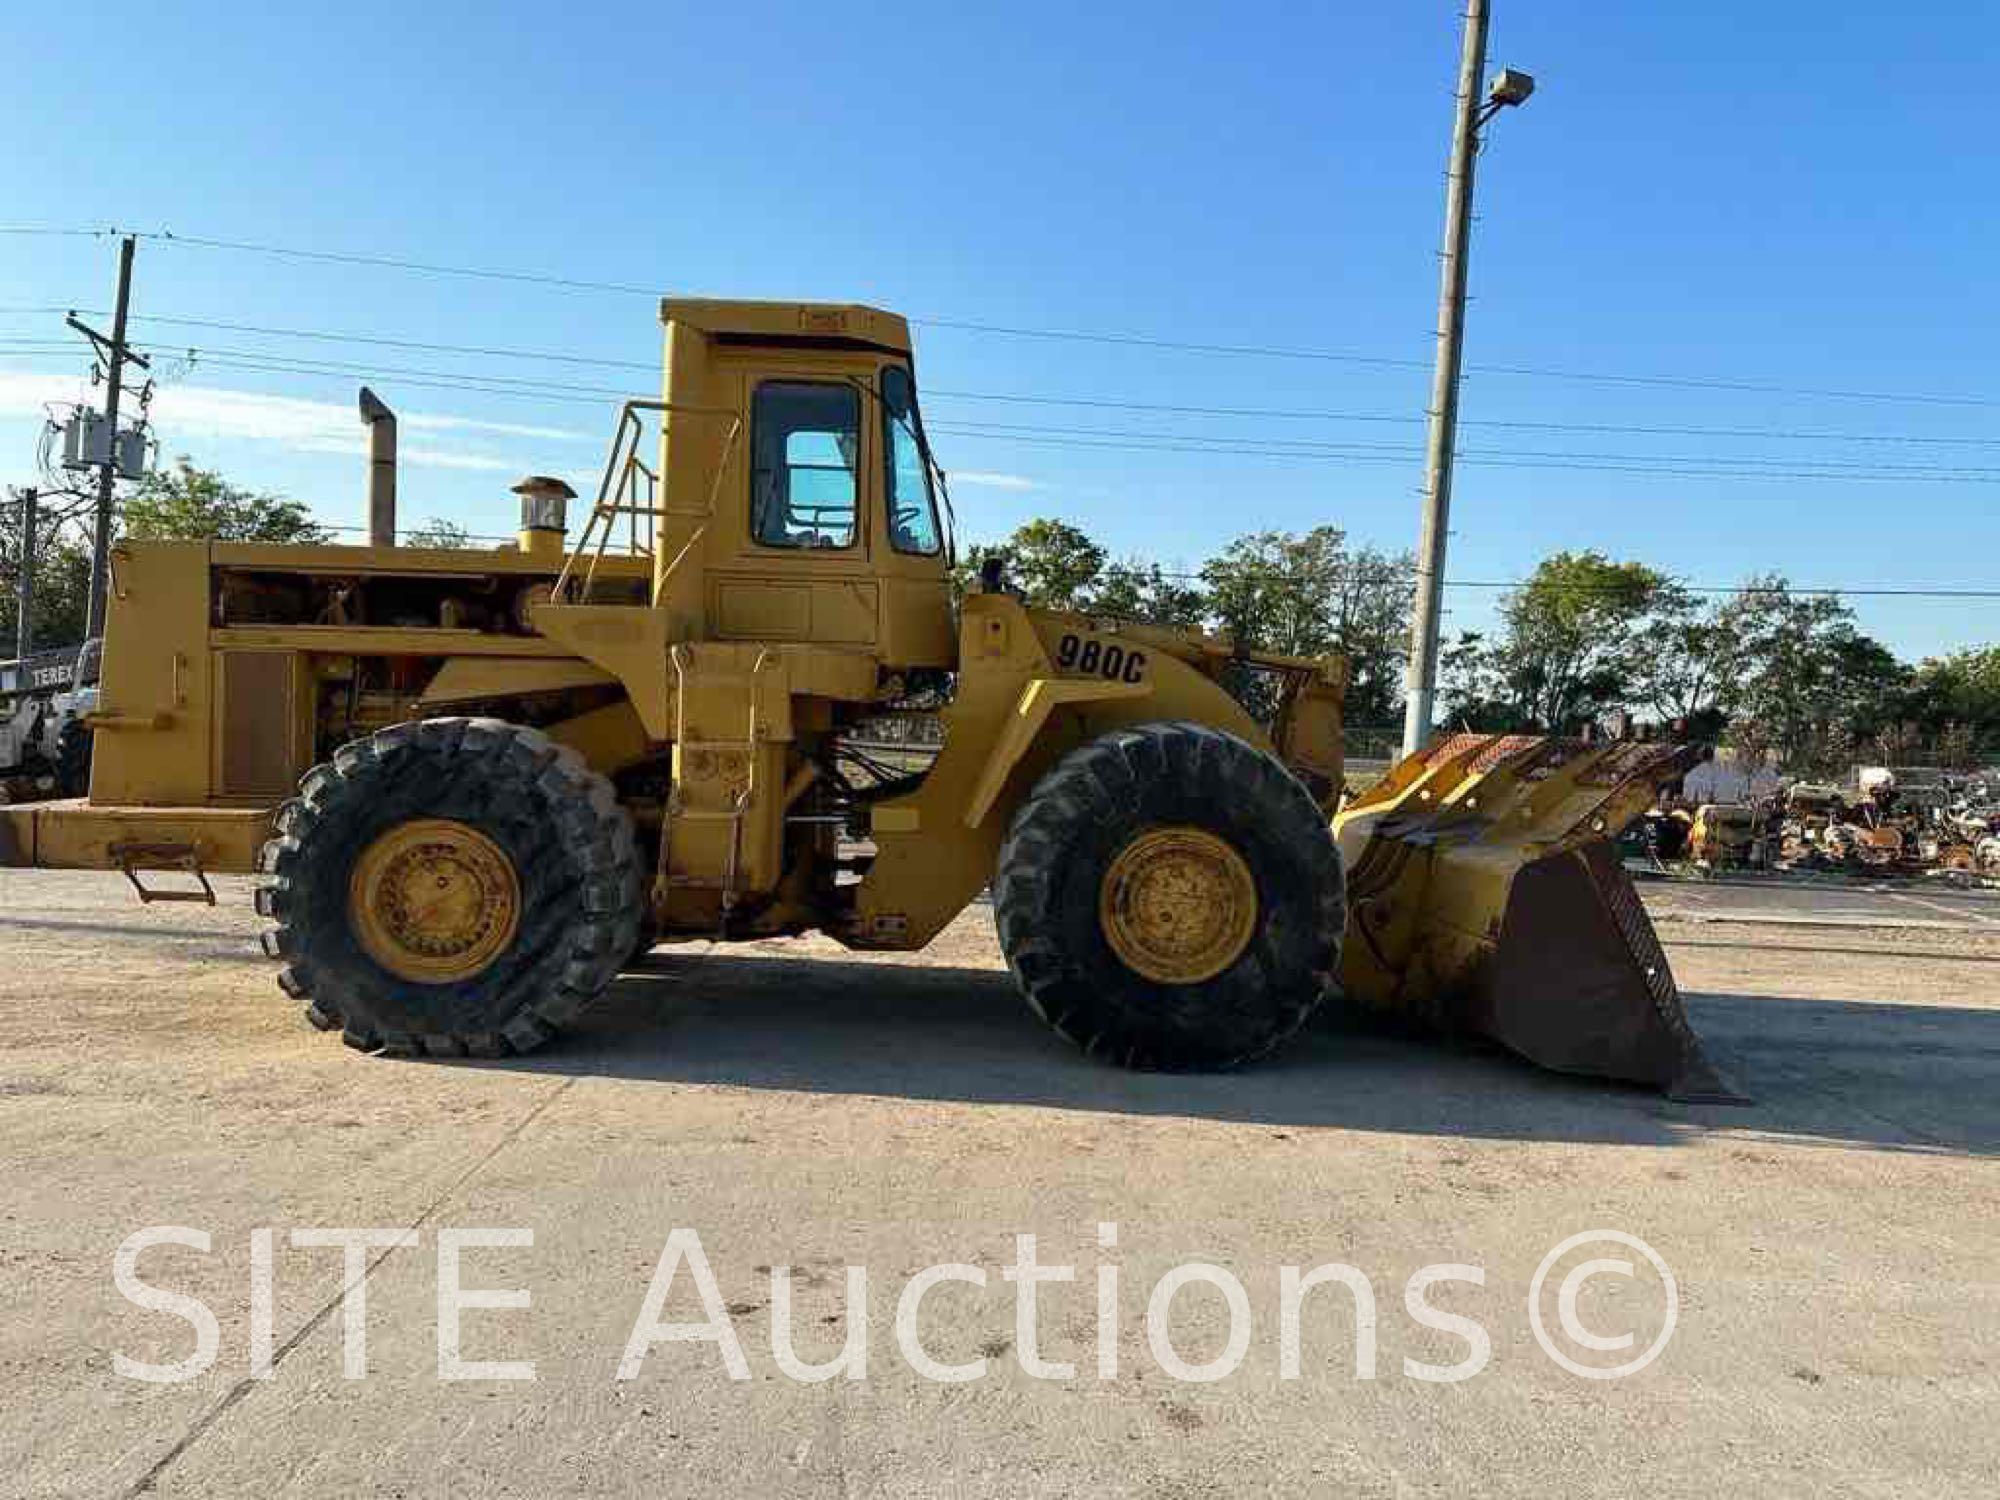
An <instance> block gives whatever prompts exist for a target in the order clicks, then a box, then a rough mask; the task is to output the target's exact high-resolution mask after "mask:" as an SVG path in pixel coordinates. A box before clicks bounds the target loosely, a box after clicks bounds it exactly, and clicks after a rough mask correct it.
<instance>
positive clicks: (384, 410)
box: [361, 385, 396, 547]
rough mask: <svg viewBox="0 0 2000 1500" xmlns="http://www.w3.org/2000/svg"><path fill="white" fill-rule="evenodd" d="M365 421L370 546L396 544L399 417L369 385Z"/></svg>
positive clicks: (363, 398) (365, 392) (363, 405)
mask: <svg viewBox="0 0 2000 1500" xmlns="http://www.w3.org/2000/svg"><path fill="white" fill-rule="evenodd" d="M361 420H362V421H363V422H365V423H367V424H368V545H369V546H371V547H393V546H395V545H396V414H395V413H394V412H392V411H390V410H389V408H388V407H387V406H384V405H383V404H382V398H381V397H379V396H377V395H376V394H375V393H374V392H373V391H371V390H369V389H368V387H367V386H365V385H364V386H363V387H361Z"/></svg>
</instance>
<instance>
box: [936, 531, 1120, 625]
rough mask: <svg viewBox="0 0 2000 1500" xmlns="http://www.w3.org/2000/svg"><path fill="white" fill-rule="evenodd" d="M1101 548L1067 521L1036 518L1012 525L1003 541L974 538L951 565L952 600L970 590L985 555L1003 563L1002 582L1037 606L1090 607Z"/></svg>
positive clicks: (1102, 562) (1101, 566)
mask: <svg viewBox="0 0 2000 1500" xmlns="http://www.w3.org/2000/svg"><path fill="white" fill-rule="evenodd" d="M1105 556H1106V554H1105V551H1104V548H1103V547H1101V546H1099V545H1098V544H1097V543H1096V542H1094V541H1092V540H1091V539H1090V537H1089V536H1088V535H1087V534H1085V533H1084V532H1083V531H1081V530H1079V529H1078V528H1077V527H1075V526H1072V525H1070V524H1069V522H1067V521H1056V520H1051V519H1049V518H1047V517H1038V518H1037V519H1035V520H1033V521H1030V522H1028V523H1027V524H1026V525H1025V526H1021V527H1018V528H1017V529H1016V530H1015V532H1014V534H1013V535H1012V536H1010V537H1008V538H1007V539H1006V540H1005V541H1004V542H998V543H985V542H975V543H974V544H973V545H972V546H970V547H967V548H966V549H965V556H964V557H963V558H961V559H960V561H959V563H958V565H957V566H956V567H955V568H954V569H953V570H952V577H951V587H952V597H953V599H954V601H957V600H962V599H963V598H964V597H965V596H966V595H967V594H968V593H970V592H972V590H973V588H974V587H975V586H976V585H977V583H978V580H979V570H980V568H981V567H982V566H984V565H985V563H986V561H987V559H989V558H994V557H997V558H999V559H1000V560H1001V563H1002V564H1003V567H1004V571H1005V576H1006V580H1007V586H1008V587H1009V588H1013V589H1018V590H1019V591H1020V592H1021V595H1022V597H1023V598H1025V599H1026V600H1027V602H1028V603H1029V604H1032V605H1034V606H1036V607H1037V608H1041V609H1075V610H1082V609H1088V608H1090V607H1091V606H1090V598H1091V593H1092V590H1093V589H1095V587H1096V586H1097V582H1098V580H1099V578H1100V577H1101V576H1102V574H1103V572H1104V566H1105Z"/></svg>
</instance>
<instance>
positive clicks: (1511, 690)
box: [1452, 552, 1675, 733]
mask: <svg viewBox="0 0 2000 1500" xmlns="http://www.w3.org/2000/svg"><path fill="white" fill-rule="evenodd" d="M1674 597H1675V595H1674V590H1673V585H1672V583H1671V582H1670V580H1668V579H1667V578H1666V576H1665V575H1663V574H1661V573H1658V572H1656V571H1654V570H1653V569H1652V568H1649V567H1647V566H1646V565H1645V564H1644V563H1637V562H1613V561H1612V560H1611V559H1610V558H1608V557H1606V556H1604V554H1603V553H1601V552H1558V553H1556V554H1554V555H1553V556H1551V557H1545V558H1543V559H1542V561H1541V562H1540V563H1539V564H1538V565H1537V566H1536V568H1535V571H1534V572H1533V573H1532V574H1530V575H1529V577H1528V581H1527V582H1526V583H1524V584H1523V585H1522V586H1521V587H1520V588H1518V589H1516V590H1515V591H1514V592H1513V593H1511V594H1509V595H1508V596H1507V597H1506V599H1505V600H1504V601H1502V603H1501V606H1500V621H1501V628H1500V633H1499V635H1498V637H1497V638H1495V639H1493V640H1491V641H1490V642H1484V641H1482V642H1479V643H1477V644H1476V645H1475V644H1471V643H1465V642H1464V640H1463V638H1461V647H1460V651H1459V654H1458V659H1457V661H1456V663H1455V667H1456V671H1455V674H1454V681H1453V685H1452V697H1453V706H1454V711H1455V713H1456V712H1459V711H1460V708H1459V704H1458V700H1457V696H1456V695H1457V694H1458V693H1461V692H1463V693H1466V694H1468V695H1469V697H1468V701H1467V704H1466V705H1465V708H1464V710H1463V711H1464V712H1466V713H1468V715H1470V716H1473V717H1479V718H1485V719H1487V720H1488V721H1489V722H1488V723H1487V724H1482V725H1478V726H1477V727H1482V728H1487V727H1491V728H1533V729H1545V730H1549V731H1551V732H1554V733H1571V732H1574V731H1576V730H1577V729H1579V728H1581V727H1582V726H1583V725H1585V724H1587V723H1590V722H1592V721H1594V720H1595V719H1596V718H1597V717H1598V716H1599V715H1600V714H1602V713H1604V712H1606V711H1607V710H1609V709H1611V708H1614V707H1617V706H1619V705H1620V704H1622V703H1624V702H1625V701H1626V700H1627V698H1628V697H1629V696H1630V694H1631V692H1632V691H1633V687H1634V681H1635V678H1636V676H1637V673H1638V666H1639V661H1640V654H1641V652H1640V645H1639V634H1640V631H1641V629H1642V627H1643V625H1644V622H1645V621H1646V619H1647V617H1648V616H1649V615H1650V614H1651V613H1652V611H1653V610H1654V609H1655V608H1656V607H1657V606H1659V605H1661V604H1662V603H1672V602H1673V601H1674ZM1496 719H1497V720H1501V721H1503V722H1501V723H1492V722H1491V721H1492V720H1496Z"/></svg>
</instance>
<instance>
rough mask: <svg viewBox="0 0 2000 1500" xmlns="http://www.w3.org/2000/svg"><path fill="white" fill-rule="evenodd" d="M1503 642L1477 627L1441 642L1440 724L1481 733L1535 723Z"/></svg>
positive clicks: (1510, 730)
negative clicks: (1510, 672)
mask: <svg viewBox="0 0 2000 1500" xmlns="http://www.w3.org/2000/svg"><path fill="white" fill-rule="evenodd" d="M1504 666H1505V662H1504V658H1503V656H1502V654H1501V651H1500V648H1499V646H1498V645H1497V644H1496V643H1495V642H1494V641H1492V640H1490V639H1488V637H1487V636H1486V635H1485V633H1484V632H1482V631H1478V630H1461V631H1460V632H1459V633H1458V634H1457V635H1455V636H1453V637H1451V638H1449V639H1448V640H1444V641H1441V642H1439V644H1438V689H1439V697H1440V698H1441V699H1442V701H1443V704H1444V707H1443V708H1442V709H1441V711H1440V712H1439V715H1438V719H1439V723H1440V724H1441V725H1443V726H1444V727H1446V728H1450V729H1470V730H1477V731H1478V732H1480V733H1482V734H1512V733H1515V732H1517V731H1519V730H1524V729H1532V728H1534V727H1536V726H1535V725H1533V724H1532V723H1530V722H1529V720H1528V718H1527V715H1526V710H1524V709H1523V708H1522V707H1521V705H1520V703H1519V702H1518V701H1517V700H1516V697H1515V694H1514V693H1513V691H1512V688H1511V686H1510V684H1509V683H1508V680H1507V675H1506V672H1505V670H1504Z"/></svg>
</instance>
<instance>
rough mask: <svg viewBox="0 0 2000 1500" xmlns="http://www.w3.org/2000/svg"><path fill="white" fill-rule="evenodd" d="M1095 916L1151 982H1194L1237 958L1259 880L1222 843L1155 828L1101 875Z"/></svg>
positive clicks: (1250, 927) (1200, 834) (1253, 919)
mask: <svg viewBox="0 0 2000 1500" xmlns="http://www.w3.org/2000/svg"><path fill="white" fill-rule="evenodd" d="M1097 920H1098V923H1099V925H1100V926H1101V927H1102V928H1103V930H1104V939H1105V941H1106V942H1108V943H1109V944H1110V945H1111V949H1112V951H1113V952H1114V953H1116V954H1117V955H1118V957H1119V958H1120V960H1122V961H1123V962H1124V964H1125V966H1126V967H1127V968H1128V969H1131V970H1132V971H1133V972H1135V973H1138V974H1142V975H1144V976H1145V977H1146V978H1148V979H1150V980H1153V981H1154V982H1155V983H1157V984H1200V983H1201V982H1202V981H1203V980H1205V979H1213V978H1214V977H1215V976H1216V975H1218V974H1220V973H1221V972H1222V971H1223V970H1224V969H1226V968H1228V967H1229V966H1230V965H1231V964H1233V963H1235V962H1236V960H1237V959H1239V958H1241V957H1242V956H1243V950H1244V949H1245V948H1247V947H1249V945H1250V939H1251V936H1252V935H1253V934H1254V933H1255V932H1256V930H1257V882H1256V880H1255V879H1254V878H1253V877H1252V876H1251V874H1250V867H1249V866H1248V865H1247V864H1245V863H1244V862H1243V856H1242V855H1240V854H1238V853H1237V852H1236V851H1235V850H1234V849H1233V848H1231V847H1230V846H1229V845H1228V844H1227V843H1226V842H1225V841H1223V840H1222V839H1219V838H1217V837H1216V836H1215V835H1214V834H1212V833H1209V832H1206V831H1205V830H1203V829H1200V828H1155V829H1151V830H1149V831H1148V832H1146V833H1142V834H1140V835H1139V836H1138V837H1137V838H1135V839H1133V840H1132V842H1131V843H1129V844H1127V845H1126V846H1125V847H1124V848H1123V849H1121V850H1119V851H1118V857H1117V858H1116V859H1114V860H1112V862H1111V868H1110V869H1109V870H1107V871H1105V873H1104V884H1103V887H1102V888H1101V889H1100V891H1099V893H1098V901H1097Z"/></svg>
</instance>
